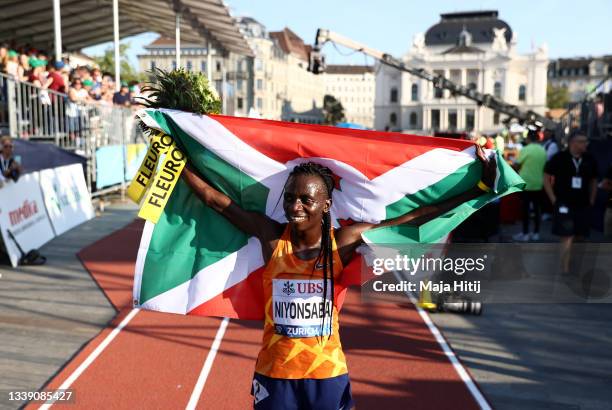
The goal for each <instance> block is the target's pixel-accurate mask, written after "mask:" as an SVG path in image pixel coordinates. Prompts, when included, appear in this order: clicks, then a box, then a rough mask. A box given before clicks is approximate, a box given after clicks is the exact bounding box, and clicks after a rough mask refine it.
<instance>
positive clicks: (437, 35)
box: [425, 10, 512, 46]
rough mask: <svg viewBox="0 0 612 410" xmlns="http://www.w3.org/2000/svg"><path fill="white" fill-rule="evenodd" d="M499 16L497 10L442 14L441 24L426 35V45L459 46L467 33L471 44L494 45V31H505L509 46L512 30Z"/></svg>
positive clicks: (436, 25) (430, 29) (432, 27)
mask: <svg viewBox="0 0 612 410" xmlns="http://www.w3.org/2000/svg"><path fill="white" fill-rule="evenodd" d="M497 15H498V13H497V10H490V11H473V12H459V13H446V14H441V15H440V22H439V23H437V24H435V25H433V26H431V27H430V28H429V30H427V32H426V33H425V45H427V46H440V45H449V46H450V45H457V44H459V42H460V38H461V36H465V33H466V32H469V34H470V36H471V43H493V40H494V39H495V33H494V31H493V29H505V32H504V37H505V39H506V42H507V43H508V44H509V43H510V40H511V39H512V29H511V28H510V26H509V25H508V23H506V22H505V21H503V20H500V19H499V18H497ZM462 33H463V34H462Z"/></svg>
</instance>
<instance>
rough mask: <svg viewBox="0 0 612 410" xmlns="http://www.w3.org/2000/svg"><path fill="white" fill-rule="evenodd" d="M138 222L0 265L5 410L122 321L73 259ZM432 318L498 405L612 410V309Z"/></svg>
mask: <svg viewBox="0 0 612 410" xmlns="http://www.w3.org/2000/svg"><path fill="white" fill-rule="evenodd" d="M134 216H135V208H134V207H133V206H130V205H119V206H117V205H115V206H113V207H110V208H108V209H107V210H106V212H105V213H104V214H103V215H102V216H101V217H99V218H96V219H94V220H92V221H90V222H88V223H85V224H83V225H81V226H80V227H78V228H76V229H74V230H72V231H70V232H68V233H66V234H64V235H63V236H61V237H59V238H57V239H55V240H53V241H52V242H50V243H49V244H47V245H46V246H45V247H43V248H42V249H41V251H42V253H43V254H45V255H46V256H47V257H48V258H49V261H48V263H47V265H45V266H41V267H29V268H18V269H11V268H10V267H9V266H6V265H0V274H1V275H2V276H1V277H0V374H1V375H2V377H1V378H0V393H1V396H0V408H2V409H4V408H7V409H8V408H16V407H17V406H16V405H15V403H10V402H8V401H7V395H6V392H7V391H9V390H11V391H16V390H23V391H33V390H37V389H39V388H40V387H41V386H42V385H44V384H45V382H46V381H47V380H48V379H49V378H50V377H52V376H53V375H54V374H55V373H56V372H57V371H59V370H60V369H61V368H62V366H63V365H64V364H65V363H66V362H67V361H68V360H69V359H70V358H71V357H72V356H73V355H74V354H75V353H76V352H77V351H78V350H79V349H80V348H81V347H82V346H83V345H84V344H85V343H86V342H87V341H88V340H90V339H91V338H92V337H93V336H95V335H96V334H98V333H99V332H100V330H101V329H102V328H103V327H104V326H105V325H106V324H107V323H108V322H109V321H110V320H111V319H112V318H113V317H114V316H115V314H116V311H115V310H114V308H113V307H112V305H111V304H110V303H109V302H108V301H107V300H106V298H105V296H104V295H103V294H102V292H101V291H100V290H99V288H98V286H97V285H96V284H95V282H93V280H92V279H91V276H90V275H89V274H88V273H87V272H86V271H85V270H84V269H83V267H82V265H81V263H80V261H79V260H78V259H77V258H76V257H75V253H76V252H77V251H78V250H80V249H81V248H83V247H84V246H86V245H88V244H90V243H92V242H94V241H96V240H97V239H99V238H101V237H103V236H105V235H107V234H108V233H110V232H112V231H114V230H116V229H118V228H120V227H122V226H124V225H126V224H127V223H129V222H130V221H132V220H133V218H134ZM515 231H516V228H514V227H513V228H506V229H505V230H504V232H503V237H502V238H501V239H507V238H509V237H510V235H511V234H512V233H514V232H515ZM543 231H546V227H544V228H543ZM433 319H434V321H435V322H436V324H438V325H439V326H440V327H441V329H442V330H443V332H444V334H445V336H446V337H447V338H448V340H449V341H450V342H451V345H452V347H453V348H454V349H455V350H456V352H458V354H459V356H460V358H461V360H462V361H463V362H464V364H465V365H466V366H467V367H468V368H469V370H470V372H471V373H472V375H473V376H474V377H475V379H476V381H477V382H478V383H479V384H480V385H481V387H482V388H483V390H484V392H485V394H486V396H487V397H488V398H489V399H490V400H491V402H492V404H493V406H494V407H495V408H499V409H510V408H512V409H514V408H521V409H534V410H536V409H537V410H539V409H612V393H611V392H610V389H609V386H611V385H612V371H611V370H610V369H612V349H610V347H611V346H612V326H611V323H612V306H610V305H522V306H516V305H489V306H486V307H485V313H484V315H483V316H481V317H473V316H463V315H455V314H438V315H433Z"/></svg>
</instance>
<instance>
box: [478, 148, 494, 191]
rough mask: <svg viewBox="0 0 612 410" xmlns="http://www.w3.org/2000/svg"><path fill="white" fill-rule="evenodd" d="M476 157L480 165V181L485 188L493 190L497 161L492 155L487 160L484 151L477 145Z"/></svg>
mask: <svg viewBox="0 0 612 410" xmlns="http://www.w3.org/2000/svg"><path fill="white" fill-rule="evenodd" d="M476 156H477V157H478V159H479V160H480V163H481V164H482V175H481V176H480V180H481V181H482V182H483V183H484V184H485V185H486V186H488V187H489V188H491V189H493V186H494V185H495V177H496V176H497V160H496V159H495V156H494V155H492V156H491V157H490V158H487V157H486V155H485V152H484V150H483V149H482V147H481V146H479V145H477V146H476Z"/></svg>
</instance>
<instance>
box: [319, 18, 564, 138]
mask: <svg viewBox="0 0 612 410" xmlns="http://www.w3.org/2000/svg"><path fill="white" fill-rule="evenodd" d="M328 41H329V42H333V43H336V44H340V45H342V46H344V47H348V48H350V49H353V50H355V51H360V52H362V53H364V54H366V55H369V56H371V57H374V58H376V59H377V60H379V61H380V62H381V63H383V64H385V65H388V66H390V67H394V68H396V69H398V70H400V71H405V72H407V73H410V74H412V75H414V76H416V77H419V78H422V79H424V80H427V81H431V82H432V83H433V84H434V87H436V88H441V89H444V90H449V91H450V92H451V94H452V95H454V96H464V97H466V98H469V99H470V100H473V101H476V104H478V105H484V106H485V107H488V108H491V109H492V110H495V111H496V112H499V113H502V114H506V115H507V116H508V118H510V119H511V118H516V119H517V120H518V121H519V122H521V123H524V124H532V125H535V126H536V127H537V128H548V129H550V130H554V131H558V130H559V127H560V125H559V124H557V123H556V122H554V121H552V120H550V119H549V118H546V117H544V116H543V115H540V114H538V113H536V112H534V111H531V110H529V111H523V110H520V109H519V108H518V107H517V106H516V105H512V104H508V103H506V102H504V101H502V100H501V99H499V98H497V97H495V96H493V95H491V94H483V93H481V92H478V91H476V90H474V89H471V88H468V87H464V86H462V85H457V84H455V83H454V82H452V81H450V80H448V79H447V78H445V77H444V76H442V75H440V74H433V73H430V72H428V71H426V70H424V69H422V68H411V67H408V66H406V65H405V64H404V63H403V62H402V61H400V60H398V59H397V58H395V57H393V56H392V55H390V54H387V53H383V52H381V51H378V50H376V49H373V48H370V47H368V46H365V45H363V44H360V43H358V42H356V41H353V40H351V39H349V38H347V37H344V36H342V35H340V34H337V33H334V32H333V31H329V30H326V29H321V28H320V29H318V30H317V38H316V40H315V44H314V48H313V50H312V51H311V52H310V59H309V60H310V61H309V65H308V70H309V71H311V72H312V73H313V74H321V73H323V72H324V71H325V56H324V55H323V54H322V52H321V48H322V47H323V45H324V44H325V43H326V42H328Z"/></svg>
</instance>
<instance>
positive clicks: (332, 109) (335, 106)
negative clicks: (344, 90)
mask: <svg viewBox="0 0 612 410" xmlns="http://www.w3.org/2000/svg"><path fill="white" fill-rule="evenodd" d="M323 112H324V113H325V124H329V125H335V124H337V123H339V122H341V121H343V120H344V107H343V106H342V103H341V102H340V101H338V100H336V97H334V96H333V95H329V94H327V95H325V97H323Z"/></svg>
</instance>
